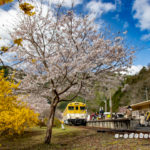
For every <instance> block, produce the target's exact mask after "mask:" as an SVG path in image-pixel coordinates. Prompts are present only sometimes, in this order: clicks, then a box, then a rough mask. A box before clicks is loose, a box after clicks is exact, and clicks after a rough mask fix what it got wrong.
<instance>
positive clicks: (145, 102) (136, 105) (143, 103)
mask: <svg viewBox="0 0 150 150" xmlns="http://www.w3.org/2000/svg"><path fill="white" fill-rule="evenodd" d="M144 105H150V100H148V101H143V102H140V103H136V104H132V105H130V106H131V107H132V108H133V107H139V106H144Z"/></svg>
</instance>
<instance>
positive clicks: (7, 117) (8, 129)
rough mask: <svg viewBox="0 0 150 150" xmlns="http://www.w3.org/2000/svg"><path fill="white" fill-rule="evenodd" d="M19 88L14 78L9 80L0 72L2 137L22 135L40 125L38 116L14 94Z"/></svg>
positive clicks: (0, 125) (0, 130) (0, 129)
mask: <svg viewBox="0 0 150 150" xmlns="http://www.w3.org/2000/svg"><path fill="white" fill-rule="evenodd" d="M18 86H19V83H17V84H15V82H14V80H13V76H12V77H11V79H9V80H8V79H7V78H5V77H4V71H0V135H1V134H7V135H8V134H9V135H13V134H22V133H23V132H24V130H25V128H27V127H32V126H34V125H35V124H37V123H38V114H36V113H34V111H33V110H31V109H30V108H29V107H28V106H27V105H26V104H25V103H23V102H22V101H21V100H18V95H15V94H14V90H16V89H17V88H18Z"/></svg>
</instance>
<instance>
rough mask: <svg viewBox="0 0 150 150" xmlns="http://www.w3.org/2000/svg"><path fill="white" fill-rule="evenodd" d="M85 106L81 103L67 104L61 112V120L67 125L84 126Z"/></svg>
mask: <svg viewBox="0 0 150 150" xmlns="http://www.w3.org/2000/svg"><path fill="white" fill-rule="evenodd" d="M86 118H87V110H86V104H84V103H81V102H72V103H69V104H68V105H67V107H66V109H65V110H64V112H63V120H64V123H65V124H68V125H86Z"/></svg>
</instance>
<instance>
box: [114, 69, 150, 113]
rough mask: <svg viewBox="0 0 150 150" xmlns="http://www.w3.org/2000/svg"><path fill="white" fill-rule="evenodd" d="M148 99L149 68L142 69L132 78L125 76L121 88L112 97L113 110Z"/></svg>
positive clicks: (149, 85) (149, 86) (149, 90)
mask: <svg viewBox="0 0 150 150" xmlns="http://www.w3.org/2000/svg"><path fill="white" fill-rule="evenodd" d="M148 99H150V68H146V67H143V68H142V69H141V71H140V72H139V73H138V74H136V75H134V76H126V77H125V80H124V81H123V83H122V87H119V88H118V90H117V91H116V92H115V94H114V95H113V97H112V100H113V110H114V111H116V110H117V109H118V107H119V106H125V105H130V104H134V103H138V102H141V101H145V100H148Z"/></svg>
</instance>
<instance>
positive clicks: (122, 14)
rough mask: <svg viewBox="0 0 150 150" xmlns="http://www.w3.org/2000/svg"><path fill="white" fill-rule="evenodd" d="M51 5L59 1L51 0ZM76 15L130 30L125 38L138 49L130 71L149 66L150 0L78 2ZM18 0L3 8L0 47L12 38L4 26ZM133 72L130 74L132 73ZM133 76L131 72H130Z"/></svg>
mask: <svg viewBox="0 0 150 150" xmlns="http://www.w3.org/2000/svg"><path fill="white" fill-rule="evenodd" d="M50 1H51V2H52V4H55V3H57V2H58V0H50ZM61 1H62V0H61ZM71 1H72V0H64V5H65V7H67V8H69V7H70V6H71ZM74 2H75V10H76V12H77V13H83V14H90V15H91V14H92V15H94V16H96V18H97V19H96V23H97V24H99V26H100V27H103V26H110V27H111V29H112V31H114V32H124V31H128V32H127V34H126V39H127V40H128V42H129V43H130V44H131V45H134V47H135V48H136V49H137V52H136V58H135V59H134V63H133V67H132V69H131V70H133V72H134V73H135V72H137V71H138V70H139V69H141V67H142V66H146V65H147V64H148V63H150V59H149V58H150V0H75V1H74ZM16 4H17V0H15V2H13V3H11V4H9V5H8V4H6V5H4V6H0V37H2V38H4V39H5V40H0V46H2V45H4V44H8V43H9V40H7V39H8V38H9V36H8V35H7V34H6V32H5V30H4V27H5V26H6V25H7V27H8V26H10V27H11V21H12V18H13V17H14V16H16V15H17V13H16V8H17V7H16V6H17V5H16ZM131 70H130V71H131ZM131 74H132V73H131Z"/></svg>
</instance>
